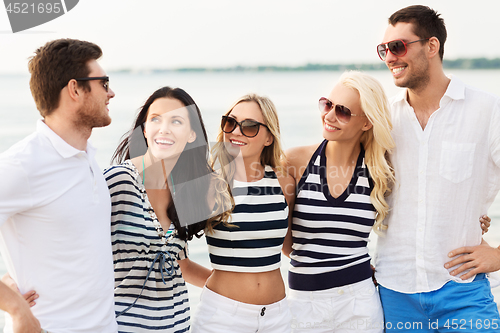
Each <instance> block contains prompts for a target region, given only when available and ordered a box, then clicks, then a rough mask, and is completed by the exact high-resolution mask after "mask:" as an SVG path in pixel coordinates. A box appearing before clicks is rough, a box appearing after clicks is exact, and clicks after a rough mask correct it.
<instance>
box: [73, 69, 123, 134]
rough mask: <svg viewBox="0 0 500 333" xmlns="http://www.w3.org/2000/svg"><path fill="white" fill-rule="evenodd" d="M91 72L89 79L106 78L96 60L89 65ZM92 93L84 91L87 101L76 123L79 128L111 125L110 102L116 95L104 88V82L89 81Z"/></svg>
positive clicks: (81, 108)
mask: <svg viewBox="0 0 500 333" xmlns="http://www.w3.org/2000/svg"><path fill="white" fill-rule="evenodd" d="M87 66H88V68H89V70H90V73H89V75H88V77H102V76H106V72H105V71H104V70H103V69H102V67H101V66H100V65H99V64H98V63H97V61H95V60H90V61H89V62H88V63H87ZM88 82H89V85H90V91H84V94H85V100H84V103H83V105H82V106H81V107H80V109H79V110H78V113H77V119H76V120H75V123H76V124H77V126H78V127H85V128H90V129H92V128H94V127H104V126H107V125H109V124H110V123H111V117H110V116H109V109H108V104H109V100H110V99H111V98H113V97H115V93H114V92H113V90H111V88H108V91H106V89H105V88H104V85H103V84H104V82H103V81H101V80H91V81H88Z"/></svg>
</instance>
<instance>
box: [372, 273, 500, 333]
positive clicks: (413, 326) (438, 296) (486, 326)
mask: <svg viewBox="0 0 500 333" xmlns="http://www.w3.org/2000/svg"><path fill="white" fill-rule="evenodd" d="M379 291H380V299H381V301H382V307H383V309H384V320H385V328H386V332H500V316H499V314H498V308H497V304H496V303H495V302H494V301H493V295H492V294H491V287H490V282H489V281H488V279H487V278H486V276H485V275H484V274H478V275H477V276H476V278H475V279H474V281H472V282H470V283H458V282H455V281H449V282H448V283H446V284H445V285H444V286H443V287H441V288H440V289H438V290H434V291H430V292H425V293H417V294H405V293H400V292H396V291H393V290H390V289H387V288H384V287H383V286H380V285H379Z"/></svg>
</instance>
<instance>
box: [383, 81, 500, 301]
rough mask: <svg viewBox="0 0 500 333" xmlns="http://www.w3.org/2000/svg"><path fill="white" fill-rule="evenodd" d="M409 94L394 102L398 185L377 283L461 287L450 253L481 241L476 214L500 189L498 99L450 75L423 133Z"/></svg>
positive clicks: (409, 289) (422, 288) (410, 288)
mask: <svg viewBox="0 0 500 333" xmlns="http://www.w3.org/2000/svg"><path fill="white" fill-rule="evenodd" d="M406 93H407V91H406V90H405V91H403V92H402V93H401V94H399V95H397V96H396V97H395V98H393V99H392V101H391V104H392V124H393V126H394V127H393V131H392V136H393V138H394V140H395V142H396V149H395V150H394V153H393V154H392V157H391V160H392V163H393V165H394V169H395V173H396V181H397V182H396V185H395V187H394V190H393V193H392V194H391V196H390V197H389V204H390V207H391V209H392V210H391V212H390V214H389V216H388V218H387V219H386V221H385V222H384V223H385V224H387V225H388V229H387V231H385V232H384V233H385V237H379V238H378V242H377V255H376V269H377V272H376V278H377V280H378V282H379V283H380V284H381V285H382V286H384V287H386V288H389V289H392V290H395V291H398V292H403V293H417V292H428V291H432V290H436V289H439V288H440V287H442V286H443V285H444V284H445V283H446V282H448V281H450V280H454V281H457V282H464V281H462V280H461V279H459V278H458V277H453V276H451V275H450V274H449V271H451V270H452V269H448V270H447V269H445V268H444V264H445V263H446V262H448V261H449V260H450V258H448V256H447V255H448V253H449V252H450V251H451V250H454V249H456V248H459V247H462V246H474V245H478V244H480V242H481V228H480V224H479V217H480V216H481V215H482V214H485V213H486V212H487V209H488V207H489V206H490V205H491V203H492V202H493V200H494V199H495V196H496V194H497V193H498V190H499V188H500V98H499V97H498V96H494V95H492V94H489V93H486V92H483V91H481V90H479V89H476V88H473V87H470V86H467V85H465V84H464V83H462V82H461V81H460V80H458V79H457V78H455V77H452V78H451V82H450V84H449V86H448V89H447V90H446V93H445V94H444V96H443V97H442V98H441V101H440V103H439V109H438V110H437V111H435V112H434V113H433V114H432V115H431V117H430V118H429V121H428V123H427V125H426V127H425V129H422V127H421V126H420V124H419V122H418V120H417V117H416V116H415V112H414V111H413V108H412V107H411V106H410V105H409V104H408V102H407V100H406V96H407V94H406ZM472 279H473V278H471V279H469V280H467V281H465V282H470V281H471V280H472Z"/></svg>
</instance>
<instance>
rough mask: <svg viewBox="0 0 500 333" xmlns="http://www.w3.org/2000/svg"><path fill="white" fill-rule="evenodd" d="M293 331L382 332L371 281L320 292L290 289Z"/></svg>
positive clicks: (382, 316) (374, 289)
mask: <svg viewBox="0 0 500 333" xmlns="http://www.w3.org/2000/svg"><path fill="white" fill-rule="evenodd" d="M288 295H289V296H288V303H289V306H290V309H291V311H292V316H293V318H292V332H303V333H306V332H307V333H313V332H314V333H326V332H328V333H332V332H335V333H354V332H363V333H381V332H383V331H384V314H383V311H382V305H381V303H380V296H379V293H378V291H377V289H376V288H375V285H374V284H373V281H372V279H371V278H370V279H366V280H364V281H361V282H357V283H353V284H350V285H347V286H342V287H337V288H332V289H328V290H320V291H297V290H290V292H289V294H288Z"/></svg>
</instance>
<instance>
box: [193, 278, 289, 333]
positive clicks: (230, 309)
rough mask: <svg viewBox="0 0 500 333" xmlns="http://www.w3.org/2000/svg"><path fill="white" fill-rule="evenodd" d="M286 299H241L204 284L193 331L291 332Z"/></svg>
mask: <svg viewBox="0 0 500 333" xmlns="http://www.w3.org/2000/svg"><path fill="white" fill-rule="evenodd" d="M291 319H292V315H291V313H290V309H289V308H288V302H287V299H286V298H284V299H282V300H281V301H279V302H276V303H273V304H269V305H255V304H247V303H241V302H238V301H235V300H232V299H230V298H227V297H224V296H222V295H219V294H217V293H215V292H213V291H211V290H210V289H208V288H207V287H204V288H203V291H202V292H201V297H200V303H199V304H198V306H197V308H196V310H195V313H194V315H193V317H192V324H191V332H192V333H224V332H228V333H256V332H259V333H262V332H265V333H290V332H291V326H290V324H291Z"/></svg>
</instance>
